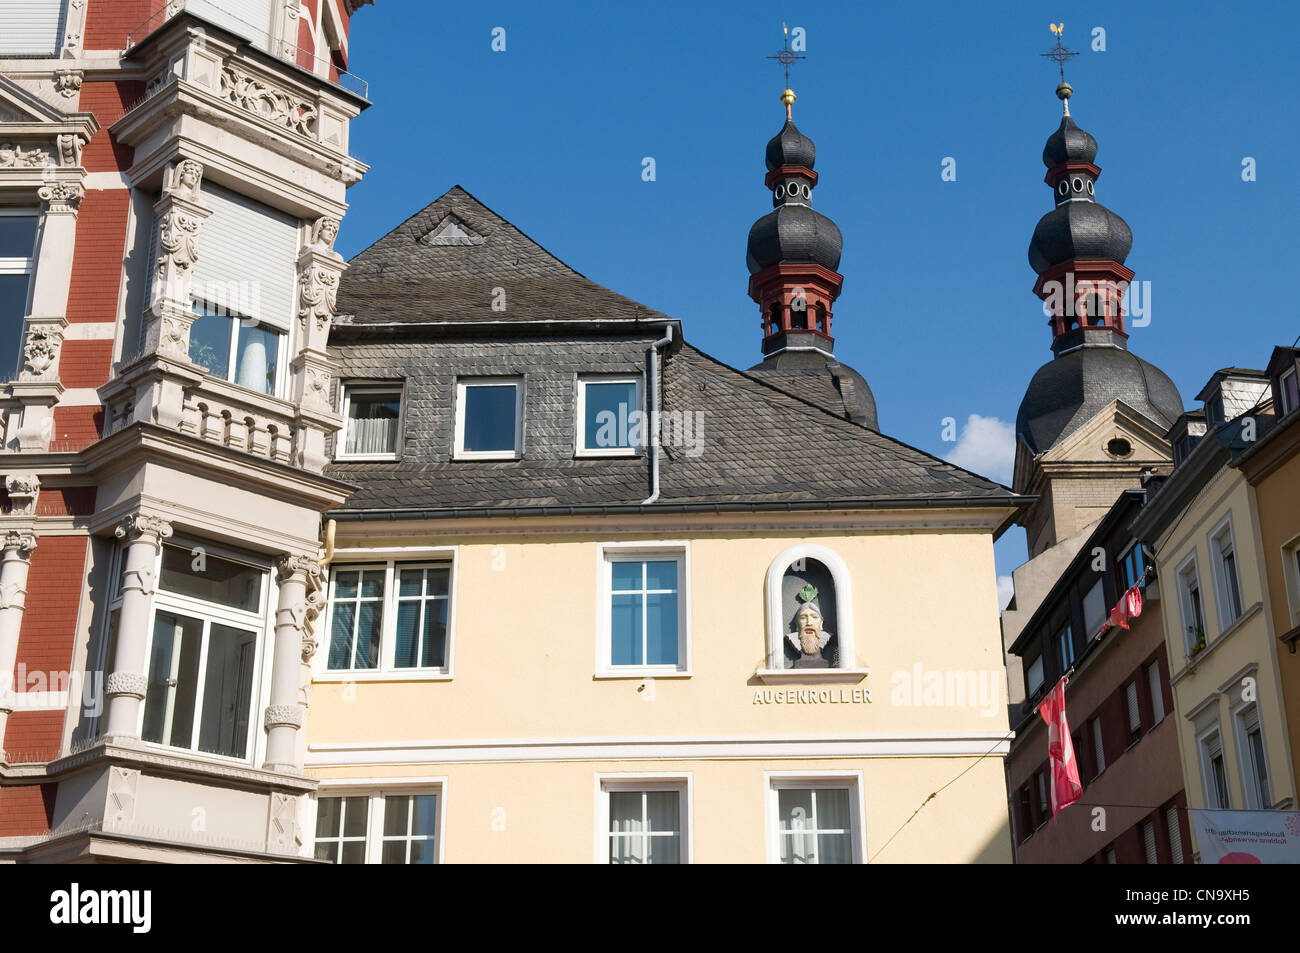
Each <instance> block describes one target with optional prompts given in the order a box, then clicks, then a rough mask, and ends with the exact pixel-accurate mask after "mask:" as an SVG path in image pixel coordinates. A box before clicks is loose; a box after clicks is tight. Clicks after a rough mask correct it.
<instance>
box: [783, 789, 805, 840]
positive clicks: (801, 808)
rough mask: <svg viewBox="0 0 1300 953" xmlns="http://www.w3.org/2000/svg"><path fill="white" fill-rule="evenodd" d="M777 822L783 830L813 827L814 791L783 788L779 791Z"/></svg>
mask: <svg viewBox="0 0 1300 953" xmlns="http://www.w3.org/2000/svg"><path fill="white" fill-rule="evenodd" d="M776 798H777V810H778V817H777V824H778V826H779V827H780V829H781V830H783V831H789V830H804V829H806V828H809V827H812V817H813V810H812V791H809V790H806V789H803V790H799V789H795V788H782V789H781V790H779V791H778V792H777V795H776Z"/></svg>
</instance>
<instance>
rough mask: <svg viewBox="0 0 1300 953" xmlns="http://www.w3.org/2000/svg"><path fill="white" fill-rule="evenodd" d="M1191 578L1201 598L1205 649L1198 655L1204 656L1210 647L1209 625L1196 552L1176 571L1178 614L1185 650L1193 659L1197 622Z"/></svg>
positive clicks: (1201, 621)
mask: <svg viewBox="0 0 1300 953" xmlns="http://www.w3.org/2000/svg"><path fill="white" fill-rule="evenodd" d="M1189 577H1190V578H1191V580H1192V581H1194V582H1195V584H1196V590H1197V592H1198V593H1199V594H1200V597H1201V619H1200V624H1201V628H1202V630H1203V631H1204V633H1205V648H1204V649H1202V650H1201V651H1200V652H1198V653H1197V654H1198V655H1201V654H1204V653H1205V652H1206V651H1207V650H1208V649H1209V647H1210V633H1209V631H1208V630H1209V624H1208V621H1207V620H1206V618H1205V588H1204V586H1202V585H1201V567H1200V564H1199V560H1198V559H1197V555H1196V552H1195V551H1193V552H1192V553H1190V554H1189V555H1188V556H1187V558H1186V559H1184V560H1183V561H1182V562H1181V563H1179V564H1178V569H1177V570H1176V571H1175V578H1176V579H1177V580H1178V613H1179V617H1180V620H1181V622H1182V629H1183V649H1184V650H1185V651H1186V653H1187V655H1188V656H1189V657H1191V655H1192V646H1193V645H1194V644H1195V641H1196V640H1195V638H1193V636H1192V633H1191V629H1192V626H1193V624H1194V623H1195V622H1196V615H1195V609H1194V606H1193V605H1192V595H1191V589H1190V588H1189V586H1188V579H1189Z"/></svg>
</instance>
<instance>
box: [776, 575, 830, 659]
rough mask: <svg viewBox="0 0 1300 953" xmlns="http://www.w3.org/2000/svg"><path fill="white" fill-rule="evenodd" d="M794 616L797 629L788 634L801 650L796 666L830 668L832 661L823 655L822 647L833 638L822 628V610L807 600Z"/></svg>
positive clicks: (795, 645) (794, 644) (793, 643)
mask: <svg viewBox="0 0 1300 953" xmlns="http://www.w3.org/2000/svg"><path fill="white" fill-rule="evenodd" d="M813 592H814V593H815V592H816V590H815V589H814V590H813ZM794 618H795V630H794V631H793V632H791V633H789V634H788V635H787V636H786V638H788V639H789V640H790V643H791V644H792V645H793V646H794V647H795V648H796V649H798V650H799V659H798V660H797V661H796V662H795V663H794V667H795V668H829V667H830V663H829V662H828V661H827V660H826V659H824V658H823V657H822V649H824V648H826V643H827V642H829V641H830V640H831V633H830V632H827V631H826V630H825V629H823V628H822V623H823V620H822V613H821V610H820V609H818V608H817V606H815V605H814V604H813V603H812V602H805V603H804V605H803V606H801V607H800V609H799V612H798V613H797V614H796V615H795V617H794Z"/></svg>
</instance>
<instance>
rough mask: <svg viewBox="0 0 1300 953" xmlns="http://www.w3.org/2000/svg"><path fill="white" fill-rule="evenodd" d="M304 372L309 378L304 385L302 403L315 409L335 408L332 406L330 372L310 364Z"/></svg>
mask: <svg viewBox="0 0 1300 953" xmlns="http://www.w3.org/2000/svg"><path fill="white" fill-rule="evenodd" d="M303 373H304V374H305V375H306V378H307V379H306V384H305V386H304V387H303V394H302V405H303V406H304V407H307V408H311V409H313V410H333V407H331V406H330V375H329V372H327V371H324V370H322V369H320V368H318V367H312V366H311V365H308V366H307V367H306V368H305V369H304V371H303Z"/></svg>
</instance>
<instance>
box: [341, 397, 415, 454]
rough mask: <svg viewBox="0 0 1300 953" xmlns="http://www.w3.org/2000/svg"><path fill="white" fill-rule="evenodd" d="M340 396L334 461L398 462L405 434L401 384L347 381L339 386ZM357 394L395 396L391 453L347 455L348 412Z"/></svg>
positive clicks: (404, 402)
mask: <svg viewBox="0 0 1300 953" xmlns="http://www.w3.org/2000/svg"><path fill="white" fill-rule="evenodd" d="M339 391H340V392H341V395H342V407H341V408H340V409H339V413H340V414H342V416H343V427H342V429H341V430H339V433H338V436H337V437H335V443H334V459H335V460H349V461H350V460H359V461H363V460H400V459H401V458H402V442H403V437H404V435H405V433H406V388H405V387H404V386H403V382H401V381H397V382H395V383H391V384H384V383H382V382H371V381H348V382H346V383H344V384H341V385H340V386H339ZM358 394H365V395H383V394H396V395H397V440H396V441H395V443H394V446H393V451H392V453H348V452H347V445H348V421H349V420H350V419H351V418H350V417H349V412H350V411H351V408H352V398H353V397H354V396H356V395H358Z"/></svg>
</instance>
